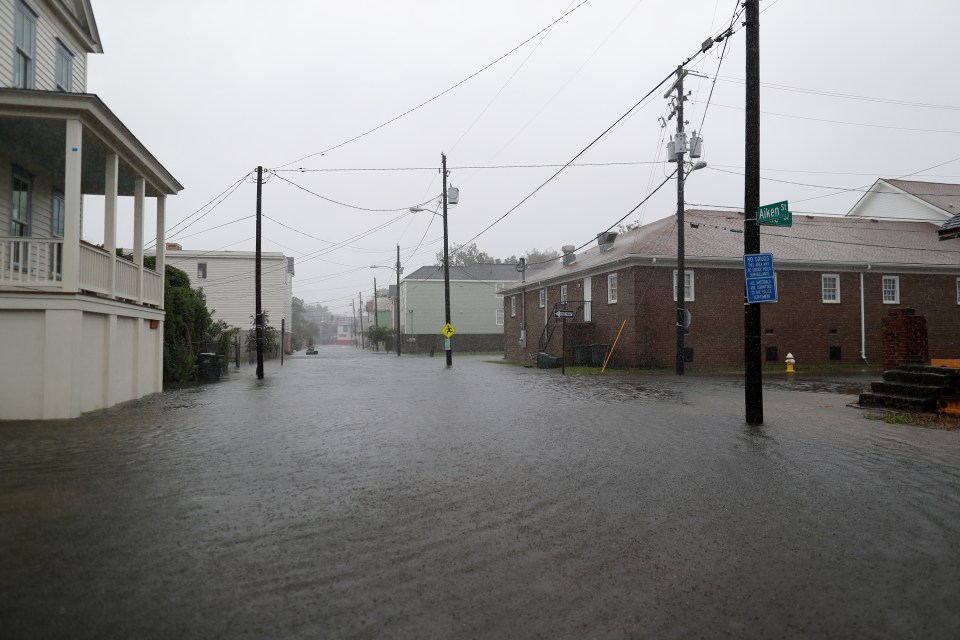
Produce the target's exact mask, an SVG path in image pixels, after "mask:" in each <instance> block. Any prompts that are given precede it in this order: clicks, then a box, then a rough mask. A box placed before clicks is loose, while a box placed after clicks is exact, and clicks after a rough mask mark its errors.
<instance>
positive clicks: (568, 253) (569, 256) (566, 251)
mask: <svg viewBox="0 0 960 640" xmlns="http://www.w3.org/2000/svg"><path fill="white" fill-rule="evenodd" d="M574 249H576V247H575V246H573V245H572V244H565V245H563V246H562V247H561V248H560V250H561V251H563V266H565V267H569V266H570V265H571V264H573V263H574V262H575V261H576V260H577V254H575V253H574V252H573V250H574Z"/></svg>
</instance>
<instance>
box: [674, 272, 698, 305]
mask: <svg viewBox="0 0 960 640" xmlns="http://www.w3.org/2000/svg"><path fill="white" fill-rule="evenodd" d="M683 299H684V301H685V302H692V301H693V271H687V270H686V269H685V270H684V271H683ZM673 300H674V302H676V300H677V272H676V270H674V272H673Z"/></svg>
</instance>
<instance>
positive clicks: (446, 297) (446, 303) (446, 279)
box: [440, 153, 453, 367]
mask: <svg viewBox="0 0 960 640" xmlns="http://www.w3.org/2000/svg"><path fill="white" fill-rule="evenodd" d="M440 161H441V162H440V164H441V166H440V173H441V174H443V309H444V317H445V319H446V322H447V324H450V250H449V246H448V233H447V154H445V153H441V154H440ZM450 343H451V339H450V338H444V344H443V346H444V349H445V350H446V352H447V366H448V367H452V366H453V350H452V348H451V344H450Z"/></svg>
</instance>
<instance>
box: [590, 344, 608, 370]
mask: <svg viewBox="0 0 960 640" xmlns="http://www.w3.org/2000/svg"><path fill="white" fill-rule="evenodd" d="M609 348H610V345H607V344H592V345H590V355H591V359H592V361H593V366H595V367H602V366H603V361H604V360H606V359H607V350H608V349H609Z"/></svg>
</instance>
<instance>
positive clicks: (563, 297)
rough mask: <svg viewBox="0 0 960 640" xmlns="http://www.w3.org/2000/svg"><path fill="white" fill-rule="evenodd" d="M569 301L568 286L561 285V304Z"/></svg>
mask: <svg viewBox="0 0 960 640" xmlns="http://www.w3.org/2000/svg"><path fill="white" fill-rule="evenodd" d="M566 301H567V285H565V284H562V285H560V302H566Z"/></svg>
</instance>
